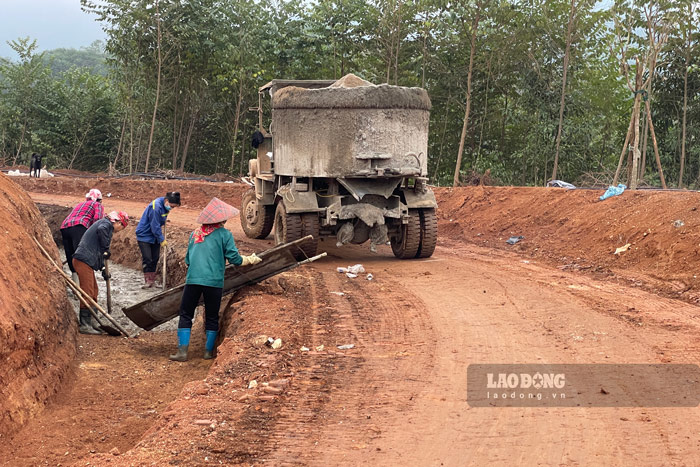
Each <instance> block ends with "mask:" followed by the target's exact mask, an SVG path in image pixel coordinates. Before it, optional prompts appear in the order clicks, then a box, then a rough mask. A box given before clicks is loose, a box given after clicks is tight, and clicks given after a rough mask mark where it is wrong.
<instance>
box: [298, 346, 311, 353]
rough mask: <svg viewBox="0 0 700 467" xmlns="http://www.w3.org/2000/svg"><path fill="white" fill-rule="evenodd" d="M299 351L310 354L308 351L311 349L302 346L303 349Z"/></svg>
mask: <svg viewBox="0 0 700 467" xmlns="http://www.w3.org/2000/svg"><path fill="white" fill-rule="evenodd" d="M299 350H300V351H301V352H308V351H309V348H308V347H304V346H303V345H302V346H301V349H299Z"/></svg>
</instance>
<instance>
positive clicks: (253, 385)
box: [248, 379, 258, 389]
mask: <svg viewBox="0 0 700 467" xmlns="http://www.w3.org/2000/svg"><path fill="white" fill-rule="evenodd" d="M257 387H258V382H257V381H255V380H254V379H253V380H250V382H249V383H248V389H255V388H257Z"/></svg>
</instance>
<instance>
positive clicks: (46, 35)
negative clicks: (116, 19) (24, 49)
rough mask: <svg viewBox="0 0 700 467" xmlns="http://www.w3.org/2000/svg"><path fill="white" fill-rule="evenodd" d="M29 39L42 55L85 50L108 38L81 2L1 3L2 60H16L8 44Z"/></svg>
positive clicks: (17, 0)
mask: <svg viewBox="0 0 700 467" xmlns="http://www.w3.org/2000/svg"><path fill="white" fill-rule="evenodd" d="M26 36H29V37H30V38H32V39H36V40H37V45H38V46H39V50H40V51H44V50H50V49H58V48H73V49H79V48H80V47H86V46H88V45H90V44H91V43H92V42H94V41H96V40H105V34H104V32H103V31H102V29H101V28H100V24H99V23H97V22H96V21H95V16H93V15H89V14H87V13H84V12H83V11H82V10H81V9H80V0H0V57H7V58H11V59H13V60H15V59H16V58H17V56H16V54H15V52H14V51H13V50H12V49H11V48H10V46H9V45H7V42H8V41H12V40H15V39H17V38H19V37H26Z"/></svg>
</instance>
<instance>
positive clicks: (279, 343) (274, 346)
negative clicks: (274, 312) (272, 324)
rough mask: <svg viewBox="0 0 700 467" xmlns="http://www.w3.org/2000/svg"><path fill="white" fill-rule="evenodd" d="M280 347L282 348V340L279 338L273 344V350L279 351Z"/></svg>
mask: <svg viewBox="0 0 700 467" xmlns="http://www.w3.org/2000/svg"><path fill="white" fill-rule="evenodd" d="M280 347H282V339H279V338H277V339H275V342H273V343H272V348H273V349H275V350H277V349H279V348H280Z"/></svg>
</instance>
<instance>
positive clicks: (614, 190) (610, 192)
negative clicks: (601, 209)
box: [598, 183, 627, 201]
mask: <svg viewBox="0 0 700 467" xmlns="http://www.w3.org/2000/svg"><path fill="white" fill-rule="evenodd" d="M625 188H627V185H623V184H622V183H620V184H619V185H617V186H609V187H608V189H607V190H605V193H603V196H601V197H600V198H598V199H599V200H601V201H603V200H606V199H608V198H610V197H611V196H617V195H621V194H622V192H623V191H625Z"/></svg>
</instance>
